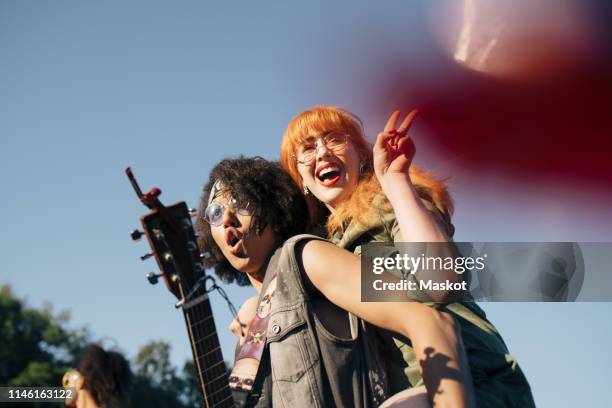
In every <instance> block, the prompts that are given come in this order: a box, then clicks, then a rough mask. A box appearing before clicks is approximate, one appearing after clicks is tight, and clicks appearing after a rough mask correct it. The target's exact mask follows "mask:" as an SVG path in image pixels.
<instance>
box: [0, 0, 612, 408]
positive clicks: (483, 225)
mask: <svg viewBox="0 0 612 408" xmlns="http://www.w3.org/2000/svg"><path fill="white" fill-rule="evenodd" d="M423 9H424V6H423V3H422V2H419V3H412V2H400V1H390V2H385V4H384V6H383V5H373V4H371V2H365V1H357V2H355V1H351V2H348V1H347V2H334V3H333V4H330V3H328V2H319V3H318V4H315V3H312V2H310V3H308V4H305V3H302V2H300V3H298V2H295V3H294V4H288V2H280V1H274V2H257V3H255V2H240V3H238V2H225V3H223V4H221V3H220V4H213V3H212V2H195V1H185V2H160V1H130V2H121V1H109V2H80V1H79V2H77V1H73V2H67V1H30V2H24V1H8V0H4V1H0V61H1V62H0V138H1V142H2V143H1V144H0V186H2V193H1V194H0V196H1V197H2V200H1V201H0V214H2V215H1V221H2V222H1V224H0V225H1V229H0V248H2V250H1V253H2V256H1V257H0V283H10V284H11V285H12V286H13V288H14V291H15V293H16V294H17V295H18V296H21V297H25V298H26V299H27V301H28V302H29V304H31V305H33V306H39V305H41V304H42V302H43V301H44V300H48V301H50V302H51V303H52V304H53V305H54V306H55V307H56V308H57V309H58V310H60V309H68V310H70V311H71V312H72V316H73V318H72V324H73V325H75V326H78V325H88V326H89V327H90V328H91V330H92V331H93V333H94V334H95V335H96V336H97V337H104V338H107V339H110V341H111V343H112V342H113V341H114V342H116V344H117V345H118V346H119V347H120V348H121V349H122V350H124V351H125V352H127V353H128V354H129V355H130V356H133V355H134V353H135V352H136V350H137V349H138V347H139V346H140V345H142V344H144V343H145V342H146V341H148V340H151V339H163V340H167V341H169V342H170V343H171V344H172V346H173V359H174V361H175V362H176V363H177V364H178V363H179V362H182V361H184V360H185V359H186V358H189V357H190V349H189V345H188V342H187V337H186V332H185V328H184V323H183V321H182V317H181V315H180V313H179V312H178V311H176V310H174V308H173V307H172V305H173V298H172V297H171V295H170V294H169V293H168V292H167V291H166V290H165V288H164V287H163V285H159V286H156V287H151V286H149V285H148V283H147V282H146V280H145V278H144V275H145V274H146V273H147V272H149V271H151V270H156V268H155V265H154V261H152V260H149V261H147V262H144V263H143V262H141V261H140V260H139V259H138V257H139V255H141V254H143V253H145V252H147V247H146V244H145V243H144V242H141V243H132V242H131V240H130V239H129V235H128V234H129V231H130V230H131V229H133V228H135V227H137V226H138V220H139V217H140V216H141V215H142V214H143V210H144V207H142V206H141V205H140V204H139V203H138V201H137V199H136V197H135V195H134V193H133V191H132V190H131V186H130V185H129V183H128V181H127V179H126V177H125V175H124V173H123V171H124V168H125V166H126V165H128V164H130V165H132V167H133V169H134V171H135V173H136V175H137V177H138V179H139V180H140V182H141V185H142V187H143V188H145V189H148V188H150V187H152V186H154V185H155V186H158V187H160V188H161V189H162V190H163V195H162V199H164V201H165V202H166V203H172V202H174V201H179V200H186V201H187V203H188V204H190V205H191V206H195V205H196V204H197V200H198V198H199V195H200V189H201V187H202V184H203V183H204V181H205V180H206V177H207V174H208V171H209V170H210V169H211V167H212V165H213V164H215V163H216V162H217V161H218V160H220V159H221V158H223V157H226V156H232V155H237V154H239V153H243V154H246V155H261V156H263V157H266V158H269V159H275V158H277V157H278V151H279V142H280V138H281V135H282V132H283V130H284V128H285V126H286V124H287V121H288V120H289V119H290V118H291V117H292V116H294V115H295V114H297V113H299V112H300V111H301V110H303V109H305V108H307V107H309V106H312V105H314V104H319V103H326V104H338V105H341V106H344V107H346V108H348V109H350V110H352V111H354V112H355V113H357V114H358V115H360V116H361V117H362V118H363V119H364V121H365V125H366V131H367V132H368V134H370V135H372V134H374V133H375V132H376V131H377V129H379V127H380V126H381V125H382V124H383V123H384V121H385V115H386V114H387V113H388V112H390V111H391V110H392V109H394V108H396V106H393V104H392V103H391V102H389V103H387V104H385V103H384V101H383V102H380V101H376V102H374V101H371V100H368V95H367V93H366V92H364V89H365V88H368V87H370V88H371V87H374V86H376V84H377V82H378V81H380V80H382V79H384V72H381V71H380V70H378V69H377V62H378V61H379V60H380V59H384V58H386V57H388V56H389V55H395V56H396V57H395V58H400V59H401V58H412V59H414V60H418V61H420V62H421V63H427V59H428V51H427V44H428V41H427V40H422V38H421V36H423V35H424V33H425V32H426V30H424V28H423V24H424V23H423V21H424V19H423V15H424V10H423ZM415 33H416V34H418V35H415ZM397 56H399V57H397ZM418 130H419V129H418V126H417V128H416V131H417V133H416V135H415V140H416V141H417V144H418V146H419V149H420V150H419V154H420V155H419V156H418V157H417V161H418V162H420V163H422V164H423V165H425V166H432V167H436V168H442V169H445V170H446V171H450V170H449V168H448V167H445V166H434V165H433V163H435V160H434V159H436V158H437V153H436V147H435V146H430V145H427V144H426V142H423V140H426V137H425V135H421V138H420V140H421V142H419V132H418ZM419 143H420V144H419ZM455 176H456V177H455V178H454V180H453V184H452V185H451V188H452V189H453V193H454V197H455V200H456V205H457V213H456V216H455V224H456V226H457V236H456V238H457V239H458V240H462V239H463V240H479V241H485V240H501V241H512V240H525V241H530V240H534V241H537V240H559V241H562V240H571V241H574V240H575V241H578V240H583V241H611V240H612V239H611V236H612V233H611V232H610V231H612V229H611V228H610V225H609V222H605V223H602V222H599V221H600V220H602V219H604V218H602V216H600V215H603V214H604V213H606V214H607V213H609V207H608V208H607V209H606V208H602V207H601V206H600V205H598V204H597V202H600V201H599V200H598V199H597V193H594V192H584V191H580V190H572V191H564V190H562V189H557V188H556V187H555V186H548V187H550V191H547V194H542V189H541V188H540V189H530V188H529V187H528V186H524V185H523V186H521V187H518V186H513V188H511V189H509V188H506V187H507V185H505V184H504V181H503V180H498V179H495V180H488V181H487V180H478V183H476V182H475V180H474V179H473V178H470V177H469V176H467V175H466V176H464V177H463V176H461V174H460V172H459V173H457V174H455ZM553 190H554V191H553ZM551 197H552V198H551ZM568 197H573V198H574V199H575V198H576V197H580V200H578V201H579V202H581V203H582V204H581V205H578V204H576V200H574V201H572V200H565V199H566V198H568ZM606 219H607V218H606ZM227 291H228V293H229V294H230V297H231V298H232V299H233V300H234V301H235V302H236V303H240V302H241V301H242V300H243V299H244V298H246V296H247V295H248V294H249V293H250V289H238V288H234V287H229V288H227ZM213 302H214V311H215V313H216V316H217V325H218V327H220V332H221V340H222V342H223V346H224V349H223V351H224V353H225V355H226V358H227V359H231V357H232V354H233V346H234V342H233V339H232V337H231V335H230V334H229V333H227V332H226V330H224V328H225V326H226V325H227V324H228V323H229V320H230V315H229V312H228V311H227V307H226V305H225V304H223V303H222V301H221V299H220V298H219V297H218V296H213ZM483 307H484V308H485V310H486V311H487V312H488V313H489V316H490V318H491V320H492V321H493V322H494V323H495V324H496V325H497V326H498V327H499V329H500V331H501V332H502V334H503V335H504V337H505V339H506V341H507V343H508V345H509V347H510V349H511V351H512V353H513V354H514V355H515V356H516V357H517V359H518V360H519V362H520V363H521V364H522V366H523V368H524V370H525V372H526V374H527V376H528V378H529V380H530V382H531V384H532V387H533V390H534V394H535V397H536V401H537V402H538V405H539V406H543V407H573V406H578V405H580V406H585V407H595V406H606V405H608V404H606V402H604V401H606V399H604V393H606V391H607V390H608V389H609V387H610V386H611V385H612V382H611V380H610V378H612V376H611V375H610V373H609V371H608V367H611V366H612V353H610V350H609V346H608V344H609V341H610V338H611V337H612V330H611V329H610V324H609V316H610V314H612V304H610V303H568V304H536V303H497V304H493V303H487V304H484V305H483Z"/></svg>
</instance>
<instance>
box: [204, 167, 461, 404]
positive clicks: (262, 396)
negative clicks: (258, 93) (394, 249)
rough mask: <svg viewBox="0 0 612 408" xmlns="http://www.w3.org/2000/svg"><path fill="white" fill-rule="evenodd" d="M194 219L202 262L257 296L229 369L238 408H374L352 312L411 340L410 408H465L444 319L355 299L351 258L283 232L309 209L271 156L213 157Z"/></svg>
mask: <svg viewBox="0 0 612 408" xmlns="http://www.w3.org/2000/svg"><path fill="white" fill-rule="evenodd" d="M199 214H201V216H200V217H199V219H198V220H197V223H196V229H197V230H198V231H199V232H200V234H201V236H200V238H199V242H198V243H199V245H200V247H201V249H202V250H203V251H206V252H208V254H209V256H208V259H206V261H205V264H206V267H208V268H214V269H215V271H216V273H217V274H218V275H219V276H220V277H222V278H223V279H225V280H226V281H232V280H236V281H239V282H240V281H243V278H240V277H241V276H246V279H248V280H249V281H250V282H251V284H252V285H253V287H254V288H255V289H256V290H257V291H258V292H259V299H258V306H257V311H256V317H255V318H254V319H253V321H252V322H251V324H250V325H249V327H248V331H247V334H246V337H247V340H246V341H245V342H244V344H243V345H242V347H241V349H240V352H239V355H238V358H237V359H236V362H235V365H234V369H233V371H232V375H231V376H230V386H231V387H232V388H233V389H234V390H235V391H240V392H247V393H248V395H249V396H248V397H247V403H246V406H257V407H266V406H291V407H307V406H308V407H310V406H321V407H336V406H340V407H344V406H347V407H348V406H353V407H373V406H377V405H378V404H379V403H380V402H381V401H382V400H384V399H385V398H386V396H387V395H386V390H384V389H381V388H380V387H378V386H379V385H380V384H381V382H377V381H376V380H377V378H378V376H379V375H380V370H378V369H377V367H376V357H375V356H373V355H372V353H371V351H370V350H369V349H368V344H367V342H366V341H367V338H366V337H365V336H366V334H365V333H363V332H362V329H361V327H362V326H361V325H360V324H359V323H358V321H357V318H356V316H357V317H359V318H361V319H364V320H366V321H368V322H370V323H372V324H375V325H378V326H380V327H383V328H386V329H388V330H391V331H394V332H397V333H400V334H402V335H404V336H406V337H408V338H410V339H411V340H412V343H413V345H414V349H415V352H416V354H417V357H418V359H419V361H420V362H421V363H422V364H421V369H422V371H423V377H424V379H425V386H423V387H416V388H414V389H412V390H409V392H407V393H406V394H407V395H406V399H408V400H410V402H411V403H412V404H413V405H410V406H412V407H428V406H431V404H436V406H453V407H466V406H472V405H471V395H472V393H471V378H470V375H469V367H467V365H466V356H465V350H464V349H463V345H462V341H461V338H459V337H458V336H457V333H458V331H457V327H456V326H455V322H454V320H453V319H452V318H451V317H450V316H448V315H446V314H445V313H440V312H438V311H436V310H435V309H433V308H430V307H427V306H424V305H423V304H421V303H419V302H380V303H365V302H361V289H360V284H359V282H360V280H359V278H358V276H359V274H360V269H361V265H360V261H359V258H358V257H356V256H354V255H353V254H351V253H350V252H348V251H346V250H344V249H341V248H339V247H338V246H336V245H334V244H332V243H330V242H328V241H325V240H323V239H321V238H319V237H316V236H313V235H297V236H292V235H294V234H296V233H299V232H301V231H303V230H304V228H305V226H306V223H307V207H306V204H305V202H304V199H303V196H302V195H301V194H300V191H299V190H298V189H297V187H296V186H295V184H294V183H293V182H292V181H291V178H290V177H289V176H288V175H287V174H286V173H285V172H284V171H283V170H282V168H281V167H280V165H279V164H278V163H275V162H269V161H266V160H263V159H260V158H244V157H240V158H238V159H226V160H223V161H221V162H220V163H219V164H217V165H216V166H215V167H214V168H213V170H212V171H211V173H210V177H209V180H208V182H207V183H206V185H205V187H204V192H203V195H202V199H201V202H200V207H199ZM348 312H350V313H348ZM242 395H244V394H242Z"/></svg>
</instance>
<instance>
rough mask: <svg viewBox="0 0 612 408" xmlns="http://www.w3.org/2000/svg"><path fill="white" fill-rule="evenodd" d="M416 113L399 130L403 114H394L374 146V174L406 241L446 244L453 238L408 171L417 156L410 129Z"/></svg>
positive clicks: (411, 114) (414, 111) (411, 113)
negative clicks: (430, 209) (399, 121)
mask: <svg viewBox="0 0 612 408" xmlns="http://www.w3.org/2000/svg"><path fill="white" fill-rule="evenodd" d="M416 114H417V111H416V110H413V111H412V112H410V113H409V114H408V116H406V118H405V119H404V121H403V122H402V124H401V125H400V127H399V128H397V129H396V126H397V121H398V119H399V116H400V112H399V111H395V112H393V113H392V114H391V117H390V118H389V120H388V121H387V125H386V126H385V128H384V130H383V131H382V132H381V133H379V134H378V137H377V139H376V144H375V145H374V149H373V156H374V172H375V173H376V177H377V178H378V181H379V182H380V185H381V187H382V190H383V192H384V193H385V195H386V196H387V199H388V200H389V202H390V203H391V206H392V207H393V211H394V212H395V217H396V218H397V222H398V224H399V227H400V231H401V233H402V240H403V241H404V242H446V241H449V239H450V237H449V236H447V234H446V232H445V231H444V228H443V227H442V226H441V225H440V224H439V223H438V222H437V221H436V220H435V219H434V218H433V217H432V215H431V213H430V211H429V210H428V209H427V208H426V207H425V205H424V204H423V202H422V201H421V198H420V197H419V194H418V193H417V191H416V189H415V188H414V185H413V184H412V180H411V179H410V175H409V171H408V170H409V169H410V165H411V164H412V159H413V158H414V155H415V153H416V147H415V145H414V141H413V140H412V138H410V137H409V136H408V129H409V127H410V125H411V124H412V122H413V120H414V118H415V116H416Z"/></svg>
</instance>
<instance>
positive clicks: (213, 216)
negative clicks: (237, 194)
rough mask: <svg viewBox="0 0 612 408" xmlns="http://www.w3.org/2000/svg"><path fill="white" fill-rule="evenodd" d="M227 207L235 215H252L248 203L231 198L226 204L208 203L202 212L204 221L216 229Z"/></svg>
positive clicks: (251, 209)
mask: <svg viewBox="0 0 612 408" xmlns="http://www.w3.org/2000/svg"><path fill="white" fill-rule="evenodd" d="M228 205H229V206H231V208H232V211H234V212H235V213H236V214H240V215H253V208H252V206H251V205H250V203H248V202H246V203H242V202H239V201H237V200H236V199H235V198H232V199H231V200H230V201H229V202H227V203H219V202H215V203H210V204H209V205H208V207H206V210H205V211H204V220H205V221H206V222H207V223H209V224H210V225H212V226H213V227H218V226H219V225H221V223H222V222H223V215H224V214H225V211H227V208H228Z"/></svg>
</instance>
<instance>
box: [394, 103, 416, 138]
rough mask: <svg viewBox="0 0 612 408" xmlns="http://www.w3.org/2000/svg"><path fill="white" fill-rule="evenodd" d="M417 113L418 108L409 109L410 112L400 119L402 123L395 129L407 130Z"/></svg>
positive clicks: (400, 131) (399, 130)
mask: <svg viewBox="0 0 612 408" xmlns="http://www.w3.org/2000/svg"><path fill="white" fill-rule="evenodd" d="M418 113H419V111H418V109H413V110H411V111H410V113H409V114H408V115H406V118H405V119H404V120H403V121H402V124H401V125H400V127H399V129H397V131H398V132H399V133H405V132H407V131H408V129H409V128H410V126H411V125H412V122H413V121H414V118H415V117H416V115H417V114H418Z"/></svg>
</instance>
